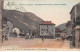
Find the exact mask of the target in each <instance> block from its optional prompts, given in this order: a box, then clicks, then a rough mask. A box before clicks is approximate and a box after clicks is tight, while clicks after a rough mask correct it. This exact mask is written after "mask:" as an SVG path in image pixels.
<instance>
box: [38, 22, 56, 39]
mask: <svg viewBox="0 0 80 52" xmlns="http://www.w3.org/2000/svg"><path fill="white" fill-rule="evenodd" d="M39 29H40V37H45V38H47V37H55V24H54V23H52V22H51V21H44V22H43V23H41V24H40V26H39Z"/></svg>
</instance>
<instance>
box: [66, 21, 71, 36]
mask: <svg viewBox="0 0 80 52" xmlns="http://www.w3.org/2000/svg"><path fill="white" fill-rule="evenodd" d="M71 32H72V26H71V21H68V22H67V24H66V34H67V35H72V34H71Z"/></svg>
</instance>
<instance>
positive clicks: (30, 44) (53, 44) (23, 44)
mask: <svg viewBox="0 0 80 52" xmlns="http://www.w3.org/2000/svg"><path fill="white" fill-rule="evenodd" d="M63 44H64V41H62V40H58V41H57V40H55V39H45V40H44V42H43V41H42V40H41V39H40V38H36V39H26V40H25V39H24V38H10V39H9V40H8V41H4V43H3V47H11V46H12V47H17V48H18V47H19V48H61V47H62V46H63Z"/></svg>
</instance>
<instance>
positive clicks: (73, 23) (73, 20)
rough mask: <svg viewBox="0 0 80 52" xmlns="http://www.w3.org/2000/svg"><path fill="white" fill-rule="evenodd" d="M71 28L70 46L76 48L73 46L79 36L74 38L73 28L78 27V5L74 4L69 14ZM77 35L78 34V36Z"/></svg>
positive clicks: (79, 17)
mask: <svg viewBox="0 0 80 52" xmlns="http://www.w3.org/2000/svg"><path fill="white" fill-rule="evenodd" d="M70 14H71V26H72V45H73V46H74V47H76V46H75V45H76V44H77V43H76V39H77V38H78V37H79V36H76V31H75V27H76V26H77V25H79V26H80V3H78V4H76V5H75V6H73V8H72V10H71V12H70ZM78 35H79V34H78ZM77 40H78V39H77Z"/></svg>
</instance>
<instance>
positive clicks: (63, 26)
mask: <svg viewBox="0 0 80 52" xmlns="http://www.w3.org/2000/svg"><path fill="white" fill-rule="evenodd" d="M65 25H66V23H63V24H60V25H58V26H57V27H56V28H59V29H60V30H61V31H64V30H66V26H65Z"/></svg>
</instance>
